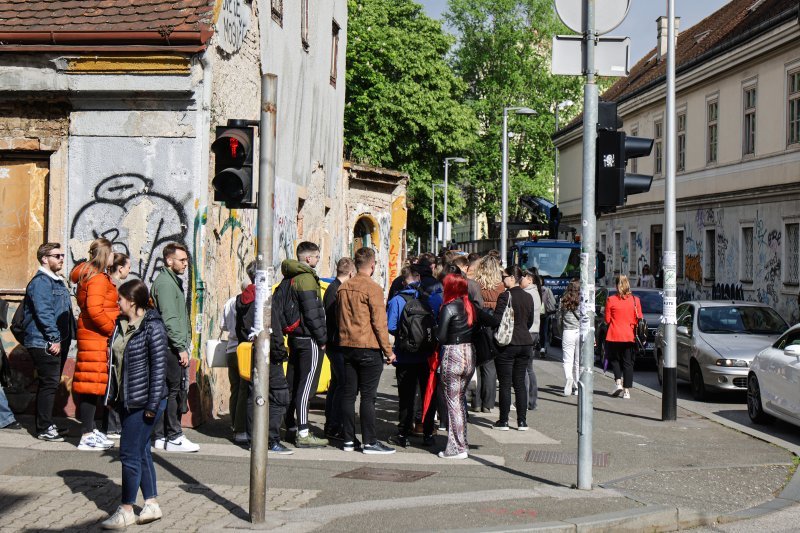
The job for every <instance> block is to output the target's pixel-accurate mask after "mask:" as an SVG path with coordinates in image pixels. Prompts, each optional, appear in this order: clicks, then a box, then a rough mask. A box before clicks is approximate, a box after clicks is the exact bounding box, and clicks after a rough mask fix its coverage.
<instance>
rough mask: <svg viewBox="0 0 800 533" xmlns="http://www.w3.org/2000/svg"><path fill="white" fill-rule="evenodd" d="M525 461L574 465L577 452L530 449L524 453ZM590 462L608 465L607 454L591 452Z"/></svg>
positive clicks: (576, 459)
mask: <svg viewBox="0 0 800 533" xmlns="http://www.w3.org/2000/svg"><path fill="white" fill-rule="evenodd" d="M525 461H527V462H529V463H547V464H551V465H576V464H578V454H577V453H576V452H549V451H545V450H531V451H529V452H528V453H527V454H526V455H525ZM592 464H593V465H594V466H608V454H607V453H593V454H592Z"/></svg>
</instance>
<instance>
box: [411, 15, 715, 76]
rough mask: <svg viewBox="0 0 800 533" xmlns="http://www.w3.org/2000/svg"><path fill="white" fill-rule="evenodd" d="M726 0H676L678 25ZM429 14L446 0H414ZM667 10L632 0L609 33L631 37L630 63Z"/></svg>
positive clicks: (645, 48) (649, 44) (652, 40)
mask: <svg viewBox="0 0 800 533" xmlns="http://www.w3.org/2000/svg"><path fill="white" fill-rule="evenodd" d="M728 1H729V0H675V16H678V17H681V22H680V27H681V29H687V28H690V27H691V26H693V25H695V24H697V23H698V22H700V21H701V20H703V19H704V18H705V17H707V16H708V15H710V14H711V13H713V12H714V11H716V10H717V9H719V8H720V7H722V6H723V5H725V4H727V3H728ZM417 2H419V3H421V4H422V5H423V6H424V7H425V11H426V12H427V13H428V15H429V16H431V17H432V18H436V19H440V18H442V13H443V12H444V11H446V10H447V0H417ZM666 14H667V2H666V0H631V8H630V11H629V13H628V16H627V17H626V18H625V21H624V22H623V23H622V24H620V25H619V26H618V27H617V29H615V30H613V31H612V32H611V33H610V34H609V35H615V36H627V37H630V38H631V66H633V65H635V64H636V62H637V61H639V59H641V58H642V56H644V55H645V54H646V53H647V52H649V51H650V50H651V49H653V47H655V45H656V18H658V17H659V16H662V15H666Z"/></svg>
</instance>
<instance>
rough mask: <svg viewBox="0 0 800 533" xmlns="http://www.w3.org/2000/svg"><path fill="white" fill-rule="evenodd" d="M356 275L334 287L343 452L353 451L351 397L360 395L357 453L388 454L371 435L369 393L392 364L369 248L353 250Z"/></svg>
mask: <svg viewBox="0 0 800 533" xmlns="http://www.w3.org/2000/svg"><path fill="white" fill-rule="evenodd" d="M355 263H356V275H355V276H353V277H352V278H350V279H349V280H347V281H345V282H344V283H342V286H341V287H339V291H338V293H337V294H338V297H339V306H338V308H337V310H336V312H337V322H338V325H339V346H340V347H341V350H342V352H344V374H345V378H344V388H343V389H344V390H343V394H342V408H343V415H344V448H343V449H344V451H346V452H352V451H353V450H355V440H356V439H355V433H356V395H357V394H358V393H361V409H360V411H359V412H360V415H361V438H362V439H364V444H363V446H362V451H363V452H364V453H367V454H389V453H394V452H395V450H394V448H390V447H389V446H386V445H385V444H383V443H381V442H380V441H379V440H378V438H377V436H376V435H375V397H376V396H377V393H378V383H379V382H380V379H381V372H383V365H384V363H386V364H391V363H392V362H394V353H393V352H392V345H391V343H389V330H388V326H387V324H386V302H385V301H384V299H383V289H381V287H380V285H378V284H377V283H375V282H374V281H373V280H372V274H373V273H374V272H375V251H374V250H372V248H359V249H358V250H357V251H356V254H355Z"/></svg>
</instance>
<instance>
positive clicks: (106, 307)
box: [70, 239, 119, 451]
mask: <svg viewBox="0 0 800 533" xmlns="http://www.w3.org/2000/svg"><path fill="white" fill-rule="evenodd" d="M113 261H114V252H113V251H112V249H111V242H110V241H109V240H108V239H96V240H95V241H93V242H92V244H91V246H89V260H88V261H87V262H85V263H81V264H79V265H77V266H76V267H75V268H74V269H73V270H72V274H71V275H70V280H71V281H72V283H75V284H77V286H78V290H77V299H78V307H80V310H81V315H80V317H79V318H78V356H77V360H76V363H75V374H74V376H73V378H72V391H73V392H75V393H77V396H78V412H79V418H80V420H81V431H82V436H81V441H80V444H78V449H79V450H86V451H92V450H105V449H108V448H111V447H112V446H113V445H114V443H113V442H111V441H110V440H108V438H106V436H105V435H103V433H101V432H100V431H98V430H97V429H96V428H95V426H94V416H95V413H96V411H97V401H98V399H100V398H101V397H102V396H103V395H105V393H106V387H107V386H108V339H109V338H110V337H111V334H112V333H113V332H114V325H115V321H116V320H117V315H119V306H118V305H117V299H118V296H117V289H116V287H115V286H114V283H112V281H111V278H110V277H109V275H108V274H107V273H106V270H107V269H108V267H109V266H111V265H112V264H113Z"/></svg>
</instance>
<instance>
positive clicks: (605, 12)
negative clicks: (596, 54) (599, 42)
mask: <svg viewBox="0 0 800 533" xmlns="http://www.w3.org/2000/svg"><path fill="white" fill-rule="evenodd" d="M584 2H585V0H554V1H553V4H554V5H555V8H556V13H558V18H560V19H561V22H563V23H564V25H566V26H567V28H569V29H571V30H572V31H574V32H575V33H583V30H584V27H585V26H586V20H585V17H586V13H585V11H584V9H583V4H584ZM594 5H595V8H594V28H595V32H596V33H597V34H598V35H603V34H604V33H608V32H610V31H611V30H613V29H614V28H616V27H617V26H619V25H620V24H622V21H623V20H625V17H626V16H627V15H628V10H629V9H630V7H631V0H595V2H594Z"/></svg>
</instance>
